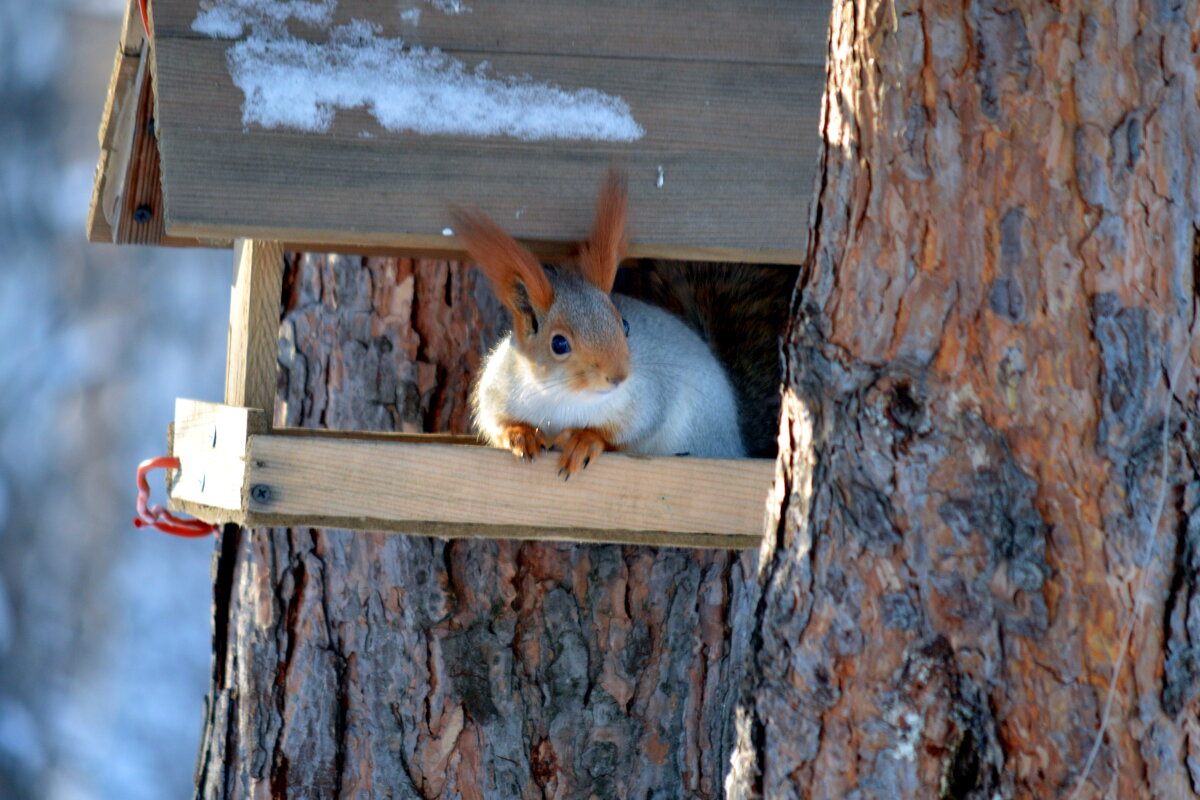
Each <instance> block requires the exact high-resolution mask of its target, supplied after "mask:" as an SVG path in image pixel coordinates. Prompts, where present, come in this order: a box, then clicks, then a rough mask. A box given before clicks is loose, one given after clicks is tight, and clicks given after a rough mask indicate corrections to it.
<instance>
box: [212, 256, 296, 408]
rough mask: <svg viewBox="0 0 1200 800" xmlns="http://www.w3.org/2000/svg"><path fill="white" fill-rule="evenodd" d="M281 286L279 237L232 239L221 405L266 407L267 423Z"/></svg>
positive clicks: (271, 404)
mask: <svg viewBox="0 0 1200 800" xmlns="http://www.w3.org/2000/svg"><path fill="white" fill-rule="evenodd" d="M282 286H283V247H282V245H281V244H280V243H279V242H264V241H258V240H252V239H238V240H237V242H235V243H234V246H233V288H232V289H231V291H230V298H229V351H228V354H227V356H226V361H225V404H226V405H230V406H243V407H246V408H260V409H262V410H263V411H265V412H267V424H268V425H269V424H270V420H271V416H272V410H273V409H274V407H275V364H276V360H277V357H276V350H277V346H278V345H277V343H278V341H279V297H280V292H281V290H282Z"/></svg>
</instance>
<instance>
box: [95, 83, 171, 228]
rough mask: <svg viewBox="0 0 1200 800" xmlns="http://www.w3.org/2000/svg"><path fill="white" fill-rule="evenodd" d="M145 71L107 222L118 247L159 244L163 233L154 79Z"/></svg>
mask: <svg viewBox="0 0 1200 800" xmlns="http://www.w3.org/2000/svg"><path fill="white" fill-rule="evenodd" d="M143 61H144V59H143ZM143 71H144V72H145V73H146V74H144V75H142V76H140V77H139V81H138V83H139V84H140V86H139V88H138V90H137V91H138V98H137V105H136V107H135V108H134V110H133V117H132V129H131V130H130V131H129V134H130V135H131V138H132V141H131V142H130V143H129V145H128V146H129V156H128V160H127V166H126V169H125V174H124V176H114V177H120V178H121V191H120V193H119V198H118V199H117V200H116V208H114V209H113V212H112V214H113V216H110V217H109V218H108V222H109V225H110V226H111V227H112V231H113V242H114V243H116V244H158V243H160V242H161V241H162V238H163V233H164V226H163V222H164V215H163V200H162V174H161V172H160V169H159V158H158V139H157V138H156V137H155V131H154V79H153V77H152V76H151V75H150V74H149V71H148V70H145V69H144V67H143ZM114 217H115V218H114Z"/></svg>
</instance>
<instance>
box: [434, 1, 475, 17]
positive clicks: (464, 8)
mask: <svg viewBox="0 0 1200 800" xmlns="http://www.w3.org/2000/svg"><path fill="white" fill-rule="evenodd" d="M425 2H427V3H429V5H431V6H433V7H434V8H436V9H437V10H438V11H440V12H442V13H443V14H447V15H449V16H457V15H458V14H470V13H471V7H470V6H468V5H467V4H466V3H464V2H462V0H425Z"/></svg>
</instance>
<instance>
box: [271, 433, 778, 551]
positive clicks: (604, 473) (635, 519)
mask: <svg viewBox="0 0 1200 800" xmlns="http://www.w3.org/2000/svg"><path fill="white" fill-rule="evenodd" d="M556 455H557V454H553V453H552V454H550V455H548V456H545V457H543V458H540V459H538V460H537V461H536V462H534V463H532V464H524V463H520V462H517V461H516V460H515V459H514V458H513V457H512V455H511V454H509V453H507V452H505V451H501V450H495V449H492V448H478V447H457V446H453V445H436V444H419V445H418V444H407V443H384V442H377V441H353V440H346V439H332V440H331V439H327V438H322V437H311V438H303V439H301V438H295V437H279V436H255V437H253V438H252V439H251V440H250V453H249V456H248V460H249V463H250V471H249V479H248V480H249V485H250V486H252V487H263V488H262V490H261V492H262V493H261V497H263V498H266V499H265V500H263V499H256V497H255V496H254V495H253V494H252V496H251V499H250V502H249V505H248V507H247V510H248V511H249V512H251V513H252V514H254V515H274V516H276V517H278V518H280V519H284V518H286V519H292V520H295V521H296V524H301V525H306V526H307V525H315V524H316V523H315V522H312V521H310V520H311V519H314V518H320V519H321V520H325V521H327V522H328V521H332V520H341V521H342V522H341V523H339V524H335V525H328V526H329V527H353V528H371V529H373V528H374V527H375V525H376V524H378V522H376V523H371V524H361V525H360V524H352V522H353V521H354V520H358V519H363V520H375V521H391V522H392V523H403V522H438V523H444V524H446V526H447V527H446V528H445V530H446V531H452V530H453V529H454V528H453V526H455V525H469V526H473V528H475V529H478V528H479V526H502V529H507V530H508V531H511V530H513V529H516V528H555V529H560V530H561V529H568V530H572V529H589V530H591V531H593V532H595V533H593V534H592V535H590V536H588V537H587V538H586V540H587V541H628V538H616V539H613V538H611V537H610V536H607V535H604V534H601V533H598V531H605V530H607V531H639V530H640V531H657V532H663V533H707V534H716V535H718V536H719V535H722V534H736V535H741V536H744V537H751V538H753V539H757V537H759V536H760V535H761V530H762V519H763V509H764V502H765V499H766V495H767V490H768V489H769V488H770V484H771V481H772V477H773V475H774V464H773V462H771V461H766V460H752V459H740V460H718V459H694V458H669V457H659V458H645V457H642V458H635V457H630V456H625V455H621V454H618V453H606V454H605V455H604V457H603V458H600V459H598V460H597V461H595V462H594V463H593V464H591V466H589V467H588V468H587V469H586V470H585V471H584V472H582V473H581V474H579V475H577V476H576V477H575V478H573V479H571V480H570V481H564V480H563V479H562V478H560V477H558V475H557V471H558V467H557V463H556ZM323 524H324V523H323ZM388 527H395V526H394V525H390V526H388ZM502 535H503V534H502ZM556 538H557V537H556ZM564 538H572V539H577V538H579V537H574V536H569V537H564ZM689 543H690V542H685V541H681V542H680V544H685V545H686V544H689ZM710 546H712V545H710ZM719 546H722V547H728V546H729V545H728V544H722V545H719Z"/></svg>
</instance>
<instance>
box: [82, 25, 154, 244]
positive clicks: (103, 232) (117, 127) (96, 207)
mask: <svg viewBox="0 0 1200 800" xmlns="http://www.w3.org/2000/svg"><path fill="white" fill-rule="evenodd" d="M141 61H142V60H141V58H140V57H139V56H137V55H127V54H125V53H123V52H122V50H121V47H120V46H118V47H117V55H116V59H115V60H114V62H113V72H112V77H111V78H109V82H108V94H107V96H106V98H105V101H104V113H103V115H102V116H101V118H100V131H99V138H100V163H99V165H98V166H97V168H96V180H95V184H94V185H93V187H92V201H91V204H90V205H89V207H88V222H87V226H88V240H89V241H92V242H111V241H112V240H113V232H112V225H111V223H110V222H109V218H110V217H111V216H113V211H114V209H115V202H116V201H115V198H116V197H117V196H118V195H119V194H120V192H121V190H122V186H121V182H122V181H123V180H124V177H125V172H126V169H125V167H126V165H127V162H128V157H129V156H128V153H129V151H131V150H132V141H133V139H132V137H133V127H132V125H133V123H132V118H133V116H134V114H135V108H134V106H135V105H136V103H137V99H138V96H139V92H138V87H137V85H136V84H137V78H138V74H139V67H140V66H141ZM122 120H127V121H126V122H125V123H124V124H122ZM106 200H107V203H106ZM106 205H107V210H106Z"/></svg>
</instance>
